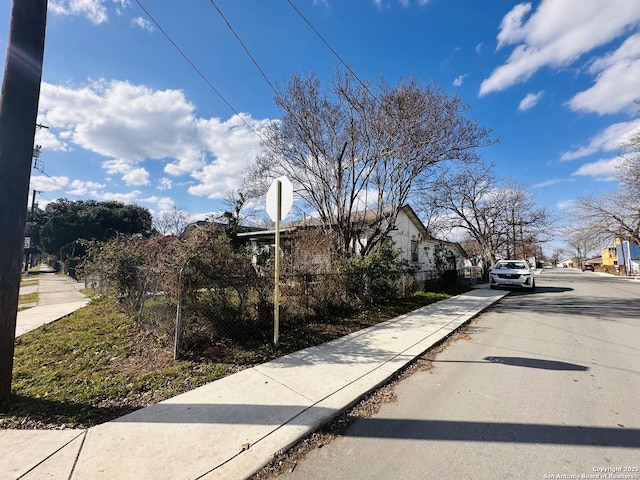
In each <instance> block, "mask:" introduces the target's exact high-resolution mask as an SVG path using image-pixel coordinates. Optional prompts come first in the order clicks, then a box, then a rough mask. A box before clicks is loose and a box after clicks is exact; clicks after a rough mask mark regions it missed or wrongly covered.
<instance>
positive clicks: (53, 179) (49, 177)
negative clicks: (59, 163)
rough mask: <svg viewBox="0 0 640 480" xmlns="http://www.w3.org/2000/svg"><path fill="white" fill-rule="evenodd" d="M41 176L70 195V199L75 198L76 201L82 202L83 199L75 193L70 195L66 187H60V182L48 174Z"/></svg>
mask: <svg viewBox="0 0 640 480" xmlns="http://www.w3.org/2000/svg"><path fill="white" fill-rule="evenodd" d="M42 174H43V175H44V176H45V177H47V178H48V179H49V180H51V181H52V182H53V183H55V184H56V185H58V186H59V187H60V189H61V190H62V191H63V192H64V193H66V194H68V195H71V196H72V197H76V198H77V199H78V200H80V201H84V198H81V197H79V196H78V195H76V194H75V193H71V192H69V191H68V190H67V187H66V186H65V185H62V184H61V183H60V182H58V181H57V180H56V179H55V178H53V177H52V176H51V175H49V174H48V173H45V172H44V171H43V172H42Z"/></svg>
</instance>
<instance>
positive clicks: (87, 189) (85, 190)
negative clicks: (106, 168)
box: [68, 180, 105, 198]
mask: <svg viewBox="0 0 640 480" xmlns="http://www.w3.org/2000/svg"><path fill="white" fill-rule="evenodd" d="M104 187H105V185H104V184H102V183H97V182H91V181H88V182H85V181H81V180H74V181H72V182H71V183H70V184H69V190H68V191H69V193H71V194H72V195H76V196H78V197H91V198H93V197H99V196H100V194H99V193H98V192H99V191H100V190H102V189H103V188H104Z"/></svg>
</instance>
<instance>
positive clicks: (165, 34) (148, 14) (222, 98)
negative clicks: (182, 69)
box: [135, 0, 264, 140]
mask: <svg viewBox="0 0 640 480" xmlns="http://www.w3.org/2000/svg"><path fill="white" fill-rule="evenodd" d="M135 2H136V3H137V4H138V6H139V7H140V8H141V9H142V11H143V12H144V13H145V14H146V15H147V17H149V19H150V20H151V21H152V22H153V24H154V25H155V26H156V27H157V28H158V30H160V32H162V34H163V35H164V36H165V38H166V39H167V40H169V43H171V45H173V47H174V48H175V49H176V50H177V51H178V53H179V54H180V55H181V56H182V58H183V59H184V60H185V61H186V62H187V63H188V64H189V65H190V66H191V68H193V70H195V72H196V73H197V74H198V75H199V76H200V78H202V80H204V82H205V83H206V84H207V85H208V86H209V88H210V89H211V90H213V91H214V92H215V94H216V95H217V96H218V97H219V98H220V100H222V101H223V102H224V103H225V105H227V107H229V109H230V110H231V111H232V112H233V113H235V114H236V115H237V116H238V118H240V120H241V121H242V123H244V124H245V125H246V126H247V128H248V129H249V130H250V131H251V132H253V133H254V135H256V137H258V138H259V139H260V140H264V139H263V138H262V136H261V135H260V134H259V133H258V132H257V131H256V130H255V129H254V128H253V127H252V126H251V125H250V124H249V122H247V121H246V120H245V119H244V117H243V116H242V115H241V114H240V112H238V111H237V110H236V109H235V108H234V107H233V105H231V103H230V102H229V101H228V100H227V99H226V98H225V97H224V95H222V93H221V92H220V91H219V90H218V89H217V88H216V87H215V86H214V85H213V83H211V82H210V81H209V79H208V78H207V77H206V76H205V74H204V73H202V71H200V69H199V68H198V67H197V66H196V65H195V64H194V63H193V62H192V61H191V59H190V58H189V57H188V56H187V54H186V53H184V51H183V50H182V49H181V48H180V47H179V46H178V44H177V43H176V42H175V41H173V39H172V38H171V36H170V35H169V34H168V33H167V32H166V30H164V29H163V28H162V26H161V25H160V24H159V23H158V21H157V20H156V19H155V18H154V17H153V15H151V13H149V11H148V10H147V9H146V8H145V7H144V6H143V5H142V3H141V2H140V0H135Z"/></svg>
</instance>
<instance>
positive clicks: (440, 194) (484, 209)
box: [423, 162, 505, 268]
mask: <svg viewBox="0 0 640 480" xmlns="http://www.w3.org/2000/svg"><path fill="white" fill-rule="evenodd" d="M497 184H498V180H497V178H496V176H495V173H494V172H493V168H492V167H491V166H490V165H487V164H484V163H481V162H477V163H471V164H469V165H467V166H465V168H463V169H461V170H457V171H452V170H450V171H445V172H443V173H442V175H441V176H440V177H439V178H438V179H437V181H436V182H434V183H433V186H432V188H431V189H427V190H425V191H424V192H423V196H425V197H431V199H432V200H431V201H433V202H435V204H436V205H438V206H439V207H440V208H441V209H443V210H445V211H447V212H448V213H449V215H448V216H447V217H445V220H446V221H447V227H448V228H449V229H451V230H454V229H462V230H465V231H466V232H467V233H468V235H469V236H470V237H471V238H472V239H473V240H474V241H475V242H476V243H477V245H476V248H475V250H476V251H477V254H478V256H479V257H480V258H481V259H482V264H483V266H484V267H485V268H486V267H488V266H490V265H492V264H493V263H494V262H495V260H496V258H497V255H498V253H499V251H500V249H501V247H502V244H503V242H504V238H505V232H504V225H503V223H502V222H501V221H500V220H501V218H502V214H503V210H504V208H505V205H504V203H503V202H502V198H501V196H500V195H499V193H500V192H499V191H498V189H497Z"/></svg>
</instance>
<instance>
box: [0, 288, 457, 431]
mask: <svg viewBox="0 0 640 480" xmlns="http://www.w3.org/2000/svg"><path fill="white" fill-rule="evenodd" d="M462 291H466V289H463V290H460V291H453V292H450V293H425V292H421V293H418V294H416V295H414V296H413V297H411V298H407V299H403V300H399V301H397V302H396V303H394V304H393V305H387V306H384V307H376V308H375V309H372V310H370V311H367V312H364V313H361V314H360V315H358V316H357V317H355V318H351V319H345V320H342V321H340V322H332V323H330V324H326V323H322V324H319V325H317V326H314V325H309V326H308V327H309V328H307V329H306V331H305V333H304V335H300V331H296V332H292V333H288V332H287V330H286V329H283V330H282V331H281V337H280V338H281V344H280V348H279V349H275V348H274V347H273V346H268V345H263V346H260V348H257V349H256V351H255V352H247V351H246V349H244V350H243V349H240V348H237V349H227V350H225V352H224V355H223V356H222V357H221V356H217V357H216V358H215V359H211V358H207V357H193V358H191V359H189V360H180V361H174V360H173V352H172V348H171V347H169V346H166V345H161V344H159V342H158V341H157V339H156V338H155V337H153V336H152V335H149V334H146V333H145V332H143V331H141V329H140V328H138V325H137V324H136V323H135V322H134V321H133V320H132V319H131V318H130V317H129V316H127V315H125V314H123V313H120V311H119V309H118V308H117V305H116V303H115V302H114V300H112V299H109V298H97V299H94V300H92V301H91V303H90V304H89V305H88V306H87V307H85V308H83V309H81V310H78V311H77V312H75V313H74V314H72V315H70V316H68V317H65V318H64V319H61V320H59V321H57V322H54V323H52V324H48V325H45V326H43V327H41V328H39V329H37V330H34V331H32V332H29V333H26V334H24V335H22V336H21V337H19V338H18V339H17V340H16V346H15V356H14V368H13V384H12V387H13V388H12V394H11V398H10V400H9V402H7V403H6V404H4V405H1V406H0V428H65V427H88V426H91V425H96V424H99V423H103V422H106V421H109V420H112V419H114V418H117V417H119V416H121V415H124V414H126V413H129V412H131V411H133V410H136V409H138V408H142V407H145V406H148V405H151V404H154V403H157V402H159V401H161V400H164V399H167V398H170V397H172V396H175V395H177V394H180V393H183V392H185V391H188V390H191V389H193V388H196V387H198V386H201V385H204V384H206V383H208V382H211V381H213V380H216V379H218V378H221V377H223V376H225V375H228V374H231V373H235V372H237V371H239V370H241V369H243V368H247V367H250V366H252V365H254V364H256V363H260V362H264V361H268V360H271V359H273V358H277V357H279V356H282V355H286V354H288V353H292V352H293V351H296V350H299V349H300V348H304V347H308V346H311V345H315V344H318V343H323V342H326V341H329V340H332V339H334V338H338V337H340V336H343V335H346V334H348V333H351V332H353V331H357V330H360V329H362V328H365V327H368V326H371V325H374V324H376V323H379V322H381V321H384V320H386V319H389V318H392V317H394V316H397V315H401V314H403V313H407V312H409V311H412V310H415V309H417V308H420V307H422V306H424V305H428V304H430V303H434V302H437V301H439V300H442V299H445V298H449V297H450V296H452V295H453V294H457V293H462ZM288 336H291V337H292V338H288ZM294 337H295V338H294Z"/></svg>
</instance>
